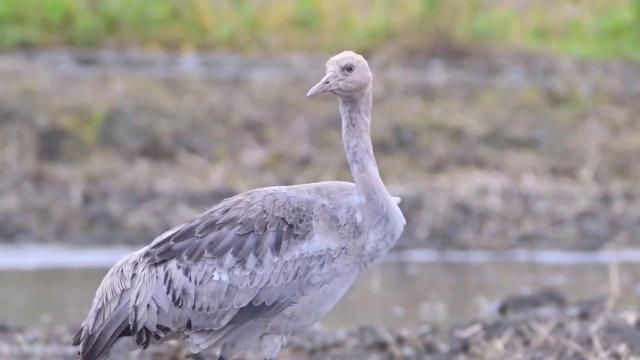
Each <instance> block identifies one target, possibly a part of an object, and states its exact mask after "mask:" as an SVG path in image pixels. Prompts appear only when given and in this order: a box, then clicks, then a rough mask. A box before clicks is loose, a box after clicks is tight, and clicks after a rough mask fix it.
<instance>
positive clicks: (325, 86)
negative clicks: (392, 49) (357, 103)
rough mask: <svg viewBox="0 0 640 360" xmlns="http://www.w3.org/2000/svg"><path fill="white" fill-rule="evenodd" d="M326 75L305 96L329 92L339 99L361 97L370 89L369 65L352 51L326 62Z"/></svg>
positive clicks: (371, 77)
mask: <svg viewBox="0 0 640 360" xmlns="http://www.w3.org/2000/svg"><path fill="white" fill-rule="evenodd" d="M326 68H327V73H326V74H325V76H324V77H323V78H322V80H320V81H319V82H318V83H317V84H316V85H314V86H313V87H312V88H311V89H309V92H307V96H313V95H316V94H321V93H325V92H330V93H332V94H334V95H337V96H339V97H341V98H350V97H357V96H361V95H362V94H363V93H364V92H365V91H366V90H367V89H369V88H370V86H371V82H372V81H373V76H372V75H371V70H370V69H369V64H367V60H365V59H364V58H363V57H362V56H361V55H359V54H356V53H355V52H353V51H343V52H341V53H339V54H337V55H335V56H333V57H332V58H331V59H329V61H327V65H326Z"/></svg>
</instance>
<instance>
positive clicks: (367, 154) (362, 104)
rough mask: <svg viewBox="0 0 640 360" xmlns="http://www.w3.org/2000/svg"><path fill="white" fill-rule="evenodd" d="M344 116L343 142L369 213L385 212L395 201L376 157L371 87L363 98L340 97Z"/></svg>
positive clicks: (359, 191) (358, 188) (358, 189)
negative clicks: (372, 128) (374, 151)
mask: <svg viewBox="0 0 640 360" xmlns="http://www.w3.org/2000/svg"><path fill="white" fill-rule="evenodd" d="M340 114H341V115H342V142H343V145H344V151H345V153H346V154H347V161H348V162H349V168H350V169H351V175H352V176H353V180H354V182H355V184H356V189H357V191H358V193H359V194H360V195H361V196H362V197H363V198H364V200H365V202H366V206H365V208H366V209H367V210H370V211H372V212H374V213H375V212H385V211H386V210H387V209H386V207H387V204H388V203H389V202H390V201H392V200H391V198H390V196H389V193H388V192H387V189H386V188H385V186H384V183H383V182H382V179H381V178H380V174H379V172H378V165H377V164H376V159H375V157H374V155H373V146H372V144H371V87H369V88H367V90H366V91H365V92H364V93H363V94H362V96H358V97H353V98H340ZM367 212H369V211H367ZM371 215H375V214H371ZM380 215H381V214H380Z"/></svg>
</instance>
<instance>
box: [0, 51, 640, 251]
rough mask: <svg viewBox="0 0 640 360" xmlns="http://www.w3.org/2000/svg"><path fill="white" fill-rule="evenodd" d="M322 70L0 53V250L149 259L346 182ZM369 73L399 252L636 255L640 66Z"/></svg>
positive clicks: (533, 63)
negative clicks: (160, 240)
mask: <svg viewBox="0 0 640 360" xmlns="http://www.w3.org/2000/svg"><path fill="white" fill-rule="evenodd" d="M325 58H326V56H325V55H305V56H301V55H289V56H281V57H271V58H247V57H238V56H233V55H224V54H203V55H198V56H194V55H187V56H176V55H167V54H145V53H140V52H130V53H111V52H107V51H103V52H78V51H58V52H47V53H38V52H36V53H8V54H2V55H0V84H1V85H0V173H1V175H0V224H1V226H0V241H3V242H13V243H19V242H67V243H72V244H83V245H85V244H87V245H89V244H104V243H109V244H110V243H135V244H145V243H148V242H149V241H150V239H152V238H153V237H154V236H155V235H157V234H159V233H160V232H162V231H163V230H164V229H166V228H168V227H170V226H171V225H173V224H176V223H179V222H182V221H185V220H187V219H189V218H190V217H192V216H194V215H195V214H197V213H198V212H200V211H202V210H204V209H206V208H207V207H208V206H210V205H212V204H214V203H215V202H216V201H218V200H220V199H222V198H224V197H226V196H229V195H232V194H234V193H237V192H240V191H244V190H247V189H250V188H253V187H258V186H269V185H277V184H296V183H303V182H312V181H320V180H332V179H342V180H350V178H349V174H348V172H347V166H346V161H345V159H344V156H343V153H342V147H341V144H340V130H339V118H338V113H337V109H336V108H337V106H336V101H335V99H333V98H330V97H325V98H317V99H306V98H305V97H304V94H305V92H306V90H307V89H308V87H309V86H310V85H312V84H313V83H314V81H316V80H317V79H319V78H320V76H321V75H322V72H323V62H324V59H325ZM369 58H370V60H371V65H372V68H373V71H374V73H375V100H374V101H375V105H374V106H375V108H374V124H373V132H374V134H373V137H374V147H375V151H376V155H377V157H378V161H379V165H380V169H381V172H382V175H383V178H384V179H385V181H386V183H387V184H388V187H389V188H390V189H391V191H392V192H393V193H395V194H397V195H399V196H401V197H402V198H403V202H402V208H403V210H404V212H405V214H406V217H407V220H408V226H407V229H406V232H405V234H404V236H403V238H402V240H401V242H400V244H399V245H398V246H400V247H402V246H404V247H432V248H473V249H504V248H514V247H519V248H521V247H524V248H562V249H580V250H593V249H599V248H602V247H603V246H606V245H607V244H613V245H609V246H623V247H624V246H638V245H640V238H639V237H638V236H637V234H639V233H640V187H639V186H638V185H637V184H638V183H640V182H639V180H640V121H638V118H639V115H640V100H639V99H640V66H638V65H636V64H631V63H624V62H589V61H580V60H575V59H570V58H559V57H552V56H546V55H534V54H523V53H517V52H513V51H503V50H481V49H463V48H442V49H439V48H435V49H425V50H424V51H418V52H413V53H410V52H403V51H402V50H401V49H395V50H392V49H388V50H385V51H380V52H379V53H376V54H371V55H370V56H369Z"/></svg>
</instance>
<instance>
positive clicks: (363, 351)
mask: <svg viewBox="0 0 640 360" xmlns="http://www.w3.org/2000/svg"><path fill="white" fill-rule="evenodd" d="M609 300H612V299H609ZM612 304H613V301H608V300H607V299H603V298H598V299H591V300H589V301H581V302H576V303H569V302H568V301H567V300H566V299H565V298H564V296H563V295H562V293H559V292H557V291H555V290H551V289H541V290H539V291H537V292H534V293H529V294H517V295H513V296H510V297H507V298H505V299H503V300H502V302H501V304H500V306H499V310H498V312H497V313H496V314H494V315H491V316H488V317H486V318H482V319H478V320H473V321H469V322H467V323H463V324H458V325H454V326H451V327H449V328H437V327H431V326H429V325H426V324H425V326H424V327H422V328H421V329H418V330H416V331H406V330H387V329H384V328H379V327H372V326H361V327H358V328H353V329H348V330H342V331H337V332H336V331H327V330H322V329H319V328H316V329H314V330H311V331H309V332H307V333H305V334H302V335H300V336H295V337H293V338H292V339H291V340H290V342H289V345H288V346H287V347H286V348H285V349H284V351H283V352H282V354H281V356H280V357H279V358H281V359H314V360H316V359H317V360H320V359H323V360H324V359H334V360H335V359H442V360H444V359H532V360H533V359H633V358H636V357H637V356H640V347H639V344H640V325H639V324H640V314H638V313H637V312H635V311H629V310H622V309H616V308H615V307H612V306H611V305H612ZM72 331H73V328H72V327H66V326H63V327H59V328H57V329H54V330H52V331H45V330H42V329H26V330H21V329H12V328H8V327H0V358H2V356H10V358H11V359H74V358H75V357H74V350H73V349H72V348H71V347H69V346H68V344H69V342H70V340H71V337H72ZM134 358H136V359H163V360H169V359H174V360H179V359H184V358H185V357H184V350H183V349H182V348H181V347H180V345H179V344H178V343H171V344H165V345H163V346H155V347H154V346H152V347H151V348H150V349H149V350H148V351H146V352H143V353H141V354H136V355H134ZM253 358H254V357H253V356H252V355H251V354H250V355H249V356H248V357H247V359H253Z"/></svg>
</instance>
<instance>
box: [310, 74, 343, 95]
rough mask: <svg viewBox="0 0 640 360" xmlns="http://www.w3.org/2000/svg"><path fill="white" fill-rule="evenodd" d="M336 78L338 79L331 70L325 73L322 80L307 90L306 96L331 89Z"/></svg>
mask: <svg viewBox="0 0 640 360" xmlns="http://www.w3.org/2000/svg"><path fill="white" fill-rule="evenodd" d="M336 80H338V77H337V76H336V74H334V73H333V72H330V73H327V75H325V76H324V77H323V78H322V80H320V81H319V82H318V83H317V84H315V85H314V86H313V87H312V88H311V89H309V91H308V92H307V96H313V95H316V94H321V93H324V92H327V91H331V90H333V87H334V85H335V83H336Z"/></svg>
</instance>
